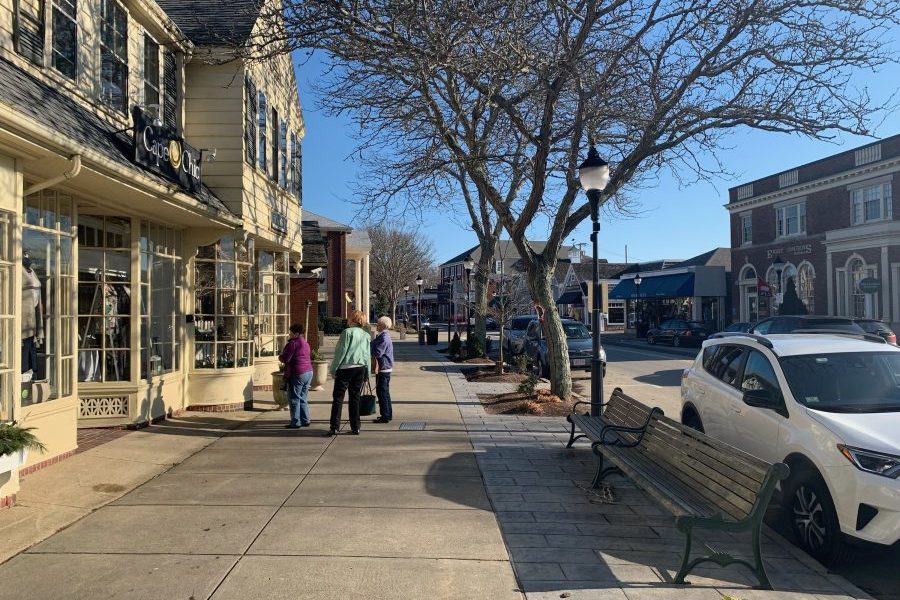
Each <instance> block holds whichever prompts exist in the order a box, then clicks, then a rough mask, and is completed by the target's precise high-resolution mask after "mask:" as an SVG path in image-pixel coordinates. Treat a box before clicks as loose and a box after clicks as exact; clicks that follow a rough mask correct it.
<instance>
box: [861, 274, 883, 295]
mask: <svg viewBox="0 0 900 600" xmlns="http://www.w3.org/2000/svg"><path fill="white" fill-rule="evenodd" d="M859 291H860V292H862V293H863V294H877V293H878V292H880V291H881V282H880V281H879V280H877V279H875V278H874V277H866V278H865V279H863V280H861V281H860V282H859Z"/></svg>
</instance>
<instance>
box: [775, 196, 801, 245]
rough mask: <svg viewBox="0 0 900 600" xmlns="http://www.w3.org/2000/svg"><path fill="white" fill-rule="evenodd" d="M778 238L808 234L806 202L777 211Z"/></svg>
mask: <svg viewBox="0 0 900 600" xmlns="http://www.w3.org/2000/svg"><path fill="white" fill-rule="evenodd" d="M775 233H776V237H787V236H791V235H802V234H805V233H806V202H797V203H795V204H788V205H786V206H779V207H777V208H776V209H775Z"/></svg>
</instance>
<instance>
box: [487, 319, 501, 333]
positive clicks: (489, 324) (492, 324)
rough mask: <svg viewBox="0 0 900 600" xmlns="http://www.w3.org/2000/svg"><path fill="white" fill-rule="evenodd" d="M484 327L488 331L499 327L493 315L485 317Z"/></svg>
mask: <svg viewBox="0 0 900 600" xmlns="http://www.w3.org/2000/svg"><path fill="white" fill-rule="evenodd" d="M484 327H485V329H487V330H488V331H497V330H498V329H500V326H499V325H498V324H497V319H495V318H494V317H485V318H484Z"/></svg>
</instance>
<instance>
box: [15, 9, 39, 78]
mask: <svg viewBox="0 0 900 600" xmlns="http://www.w3.org/2000/svg"><path fill="white" fill-rule="evenodd" d="M15 7H16V13H15V27H14V33H13V38H14V42H15V46H16V52H18V53H19V54H21V55H22V56H24V57H25V58H27V59H28V60H30V61H31V62H33V63H35V64H36V65H43V64H44V0H18V1H17V2H16V3H15Z"/></svg>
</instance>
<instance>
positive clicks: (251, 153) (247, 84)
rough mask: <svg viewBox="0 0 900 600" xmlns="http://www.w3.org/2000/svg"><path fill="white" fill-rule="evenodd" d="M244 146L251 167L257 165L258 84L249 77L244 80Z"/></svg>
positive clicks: (245, 156)
mask: <svg viewBox="0 0 900 600" xmlns="http://www.w3.org/2000/svg"><path fill="white" fill-rule="evenodd" d="M244 96H245V103H246V106H245V107H244V146H245V147H246V151H245V154H244V158H245V159H246V160H247V164H249V165H250V166H251V167H252V166H255V165H256V119H257V113H258V111H259V109H258V108H257V104H256V103H257V96H256V84H255V83H253V80H252V79H250V78H249V77H247V78H246V79H245V80H244Z"/></svg>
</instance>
